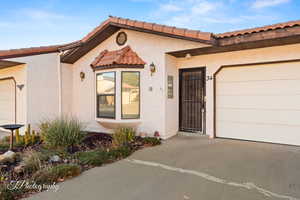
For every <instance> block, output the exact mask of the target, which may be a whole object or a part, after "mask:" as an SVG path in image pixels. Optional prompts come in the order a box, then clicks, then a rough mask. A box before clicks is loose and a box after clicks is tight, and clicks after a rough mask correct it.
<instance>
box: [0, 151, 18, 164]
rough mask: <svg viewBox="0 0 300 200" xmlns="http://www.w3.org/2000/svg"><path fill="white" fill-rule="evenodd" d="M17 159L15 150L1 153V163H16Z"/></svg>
mask: <svg viewBox="0 0 300 200" xmlns="http://www.w3.org/2000/svg"><path fill="white" fill-rule="evenodd" d="M15 160H16V153H15V152H13V151H7V152H5V153H4V154H2V155H0V163H14V162H15Z"/></svg>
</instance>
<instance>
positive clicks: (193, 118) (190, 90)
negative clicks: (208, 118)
mask: <svg viewBox="0 0 300 200" xmlns="http://www.w3.org/2000/svg"><path fill="white" fill-rule="evenodd" d="M179 81H180V83H179V87H180V108H179V110H180V111H179V112H180V113H179V115H180V116H179V130H180V131H187V132H197V133H202V134H203V133H204V128H203V124H204V108H205V102H204V96H205V68H195V69H181V70H180V71H179Z"/></svg>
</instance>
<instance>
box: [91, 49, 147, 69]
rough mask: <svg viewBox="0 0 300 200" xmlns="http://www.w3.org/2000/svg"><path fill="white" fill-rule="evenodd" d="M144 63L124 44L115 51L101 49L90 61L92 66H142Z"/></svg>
mask: <svg viewBox="0 0 300 200" xmlns="http://www.w3.org/2000/svg"><path fill="white" fill-rule="evenodd" d="M145 64H146V63H145V62H144V61H143V60H142V59H141V58H140V57H139V56H138V55H137V54H136V53H135V52H134V51H133V50H132V49H131V48H130V46H126V47H124V48H122V49H120V50H116V51H108V50H104V51H102V52H101V53H100V54H99V55H98V56H97V57H96V58H95V60H94V61H93V62H92V64H91V67H92V68H94V69H95V68H99V67H100V68H101V67H110V66H111V67H116V66H126V67H130V66H143V65H145Z"/></svg>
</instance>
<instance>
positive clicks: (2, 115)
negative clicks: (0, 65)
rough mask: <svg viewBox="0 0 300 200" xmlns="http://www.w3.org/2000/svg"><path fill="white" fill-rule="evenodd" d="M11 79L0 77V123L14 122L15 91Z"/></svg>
mask: <svg viewBox="0 0 300 200" xmlns="http://www.w3.org/2000/svg"><path fill="white" fill-rule="evenodd" d="M14 91H15V90H14V82H13V80H11V79H9V80H1V79H0V125H3V124H8V123H14V117H15V114H14V112H15V93H14Z"/></svg>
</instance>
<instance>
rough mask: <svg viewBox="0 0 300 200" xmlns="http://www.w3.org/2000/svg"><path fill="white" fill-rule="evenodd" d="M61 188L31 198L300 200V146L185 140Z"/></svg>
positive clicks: (91, 172)
mask: <svg viewBox="0 0 300 200" xmlns="http://www.w3.org/2000/svg"><path fill="white" fill-rule="evenodd" d="M59 186H60V188H59V191H58V192H53V191H48V192H43V193H40V194H36V195H34V196H32V197H31V198H30V199H32V200H34V199H40V200H53V199H56V200H77V199H78V200H79V199H80V200H81V199H82V200H86V199H105V200H118V199H122V200H141V199H142V200H153V199H162V200H188V199H191V200H192V199H197V200H198V199H205V200H210V199H211V200H216V199H218V200H227V199H228V200H232V199H243V200H247V199H249V200H256V199H258V200H261V199H290V200H292V199H300V147H292V146H284V145H274V144H265V143H254V142H245V141H235V140H225V139H215V140H209V139H206V138H203V137H184V136H180V137H175V138H173V139H171V140H168V141H167V142H166V143H165V144H163V145H161V146H158V147H153V148H147V149H143V150H140V151H138V152H136V153H134V154H133V155H132V156H131V157H130V158H128V159H126V160H122V161H119V162H116V163H113V164H110V165H106V166H103V167H97V168H94V169H91V170H89V171H86V172H85V173H83V174H82V175H81V176H79V177H77V178H74V179H71V180H69V181H66V182H64V183H61V184H59Z"/></svg>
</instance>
